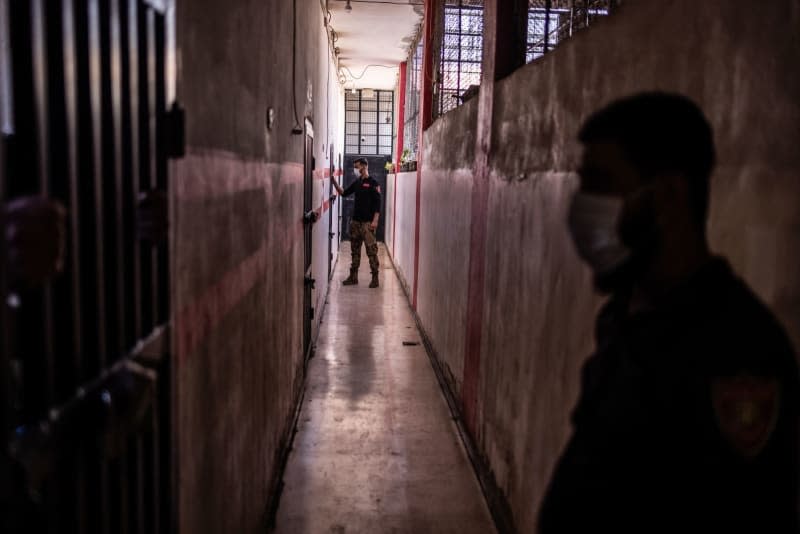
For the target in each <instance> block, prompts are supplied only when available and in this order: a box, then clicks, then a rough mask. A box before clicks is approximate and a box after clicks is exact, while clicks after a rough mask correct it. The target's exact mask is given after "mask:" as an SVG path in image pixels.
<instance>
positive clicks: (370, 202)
mask: <svg viewBox="0 0 800 534" xmlns="http://www.w3.org/2000/svg"><path fill="white" fill-rule="evenodd" d="M352 194H355V195H356V205H355V208H354V209H353V220H354V221H356V222H370V221H372V218H373V217H374V216H375V214H376V213H379V212H380V211H381V185H380V184H379V183H378V181H377V180H373V179H372V178H370V177H369V176H367V177H366V178H359V179H358V180H356V181H355V182H353V183H352V184H350V185H349V186H348V187H347V189H345V190H344V192H343V193H342V196H345V197H347V196H350V195H352Z"/></svg>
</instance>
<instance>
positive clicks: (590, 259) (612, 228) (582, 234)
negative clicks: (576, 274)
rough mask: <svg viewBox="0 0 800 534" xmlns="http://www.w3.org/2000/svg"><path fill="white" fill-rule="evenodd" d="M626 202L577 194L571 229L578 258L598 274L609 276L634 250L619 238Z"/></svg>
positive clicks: (570, 213) (571, 217) (571, 208)
mask: <svg viewBox="0 0 800 534" xmlns="http://www.w3.org/2000/svg"><path fill="white" fill-rule="evenodd" d="M623 204H624V200H623V199H622V198H621V197H617V196H610V195H595V194H590V193H581V192H578V193H575V195H574V196H573V197H572V204H571V205H570V208H569V221H568V222H569V230H570V233H571V234H572V240H573V241H574V242H575V248H576V249H577V250H578V255H579V256H580V257H581V258H583V260H584V261H585V262H586V263H588V264H589V266H590V267H591V268H592V270H593V271H594V272H595V274H608V273H610V272H612V271H614V269H616V268H617V267H619V266H620V265H622V264H623V263H624V262H625V261H626V260H627V259H628V258H629V257H630V255H631V251H630V249H629V248H628V247H626V246H625V245H624V244H623V243H622V241H621V240H620V238H619V234H618V233H617V224H618V223H619V217H620V213H621V212H622V206H623Z"/></svg>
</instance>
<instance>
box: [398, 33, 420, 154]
mask: <svg viewBox="0 0 800 534" xmlns="http://www.w3.org/2000/svg"><path fill="white" fill-rule="evenodd" d="M424 45H425V43H424V40H423V38H422V28H420V30H419V32H418V33H417V36H416V38H415V39H414V43H413V44H412V46H411V47H410V49H409V55H408V59H407V60H406V95H405V102H400V105H401V106H402V105H405V124H401V125H399V127H401V128H403V152H404V153H405V152H406V151H408V152H407V157H405V158H404V159H405V160H406V161H404V163H403V166H404V167H405V168H404V169H401V170H413V169H409V168H408V167H409V162H411V161H416V160H417V154H418V153H419V149H420V147H419V120H420V116H419V114H420V95H421V91H422V52H423V48H424ZM403 156H404V155H403V154H400V157H401V158H403Z"/></svg>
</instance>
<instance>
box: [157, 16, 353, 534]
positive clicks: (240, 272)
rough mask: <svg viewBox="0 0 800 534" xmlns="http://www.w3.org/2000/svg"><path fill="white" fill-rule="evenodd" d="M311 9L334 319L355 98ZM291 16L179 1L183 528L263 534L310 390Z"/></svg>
mask: <svg viewBox="0 0 800 534" xmlns="http://www.w3.org/2000/svg"><path fill="white" fill-rule="evenodd" d="M297 9H298V12H297V21H298V33H297V35H298V41H297V59H296V67H297V81H296V84H295V86H294V93H295V95H294V96H295V97H296V99H297V107H298V111H297V113H298V115H299V121H300V124H301V125H302V124H303V120H304V118H305V117H308V118H309V119H310V120H311V121H312V122H313V124H314V129H315V139H314V154H315V158H316V167H317V170H316V172H315V180H314V191H313V199H314V208H316V209H319V211H320V213H321V214H322V215H323V216H322V218H321V220H320V222H318V223H317V224H316V225H315V227H314V230H313V236H314V238H313V256H314V262H313V267H312V270H313V276H314V277H315V278H316V280H317V289H316V292H315V294H314V303H315V306H316V308H317V314H316V321H318V320H319V317H320V316H321V313H319V312H320V311H321V306H322V304H323V299H324V296H325V293H326V290H327V272H328V265H327V255H328V244H327V234H328V231H329V229H328V225H327V222H328V216H327V213H323V212H324V211H325V209H327V208H328V207H329V206H327V204H326V203H325V199H326V198H327V191H328V188H329V183H328V182H329V179H328V178H327V176H326V173H325V172H324V170H323V169H325V168H326V167H328V166H329V161H328V159H327V152H328V151H327V148H325V147H323V145H325V146H327V145H328V144H329V143H334V144H336V145H337V146H339V147H341V143H340V141H339V140H338V139H337V138H336V132H339V131H340V128H338V126H337V124H338V119H339V102H340V100H341V94H340V91H339V88H338V83H337V82H336V78H335V68H330V69H329V68H328V61H329V59H328V58H329V56H328V47H327V40H326V37H325V33H324V29H323V16H322V11H321V8H320V3H319V2H318V1H317V0H302V1H298V2H297ZM291 21H292V1H291V0H274V1H270V2H264V1H263V0H238V1H237V2H233V3H231V2H225V1H222V0H194V1H192V2H178V3H177V13H176V26H177V38H176V44H177V98H178V101H179V102H180V103H181V104H182V105H183V106H184V107H185V109H186V136H187V145H188V147H187V155H186V157H185V158H183V159H182V160H179V161H177V162H176V163H174V164H173V166H172V168H171V181H170V188H171V191H170V193H171V197H172V208H173V225H172V240H173V241H172V242H173V251H174V253H173V306H174V317H173V325H174V331H175V336H174V339H175V355H176V356H175V373H174V382H175V383H174V391H175V398H174V403H175V411H174V413H175V428H176V432H177V443H176V444H177V449H176V458H177V464H178V465H177V475H178V481H177V486H178V487H177V491H178V503H177V506H178V519H179V527H180V531H181V532H187V533H192V534H196V533H204V532H208V533H218V532H256V531H263V529H264V520H265V516H266V512H267V506H268V504H269V500H270V498H271V497H272V495H271V493H270V492H271V484H272V483H273V478H274V477H275V475H276V473H277V471H276V469H277V468H278V467H279V465H278V458H279V454H280V452H281V450H282V448H283V447H284V445H285V444H286V442H287V439H288V437H289V430H290V422H291V419H292V416H293V410H294V407H295V402H296V400H297V395H298V393H299V391H300V387H301V384H302V380H303V363H304V361H303V354H302V313H303V310H302V297H303V271H304V269H303V226H302V223H301V218H302V213H303V176H304V172H303V150H304V137H303V136H299V135H292V134H291V129H292V126H293V124H294V117H293V109H292V91H293V88H292V79H291V73H292V24H291ZM309 91H310V92H311V99H310V100H309V98H308V97H307V94H308V92H309ZM269 107H272V108H274V110H275V124H274V126H273V128H272V129H271V130H268V129H267V128H266V116H267V109H268V108H269ZM338 152H341V149H339V150H337V153H338ZM334 209H338V208H334ZM316 321H315V329H316Z"/></svg>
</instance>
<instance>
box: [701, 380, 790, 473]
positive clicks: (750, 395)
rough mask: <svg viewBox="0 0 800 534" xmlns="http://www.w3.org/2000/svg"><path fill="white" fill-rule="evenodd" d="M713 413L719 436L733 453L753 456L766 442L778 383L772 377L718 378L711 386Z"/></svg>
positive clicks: (771, 427) (772, 423)
mask: <svg viewBox="0 0 800 534" xmlns="http://www.w3.org/2000/svg"><path fill="white" fill-rule="evenodd" d="M711 388H712V389H711V396H712V400H713V403H714V414H715V415H716V419H717V426H718V427H719V430H720V432H721V433H722V436H723V437H724V438H725V440H726V441H727V442H728V443H729V444H730V445H731V446H732V447H733V448H734V450H735V451H736V452H738V453H739V454H740V455H742V456H745V457H747V458H752V457H754V456H757V455H758V454H759V453H760V452H761V450H762V449H763V448H764V446H765V445H766V444H767V442H768V441H769V438H770V436H771V435H772V431H773V430H774V429H775V423H776V421H777V420H778V411H779V407H780V385H779V383H778V379H777V378H774V377H759V376H751V375H739V376H728V377H718V378H716V379H714V381H713V383H712V385H711Z"/></svg>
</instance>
